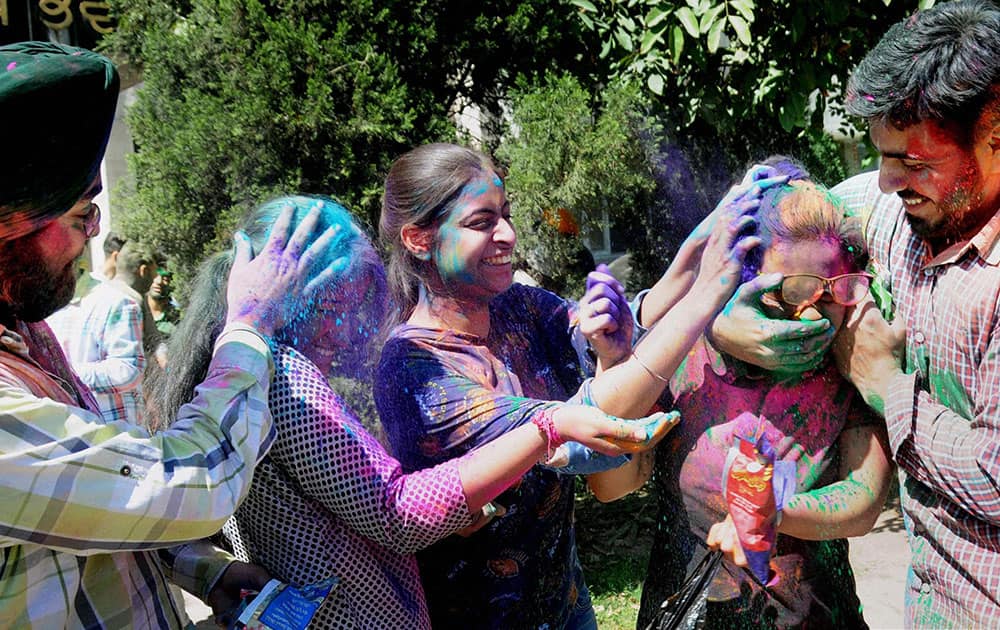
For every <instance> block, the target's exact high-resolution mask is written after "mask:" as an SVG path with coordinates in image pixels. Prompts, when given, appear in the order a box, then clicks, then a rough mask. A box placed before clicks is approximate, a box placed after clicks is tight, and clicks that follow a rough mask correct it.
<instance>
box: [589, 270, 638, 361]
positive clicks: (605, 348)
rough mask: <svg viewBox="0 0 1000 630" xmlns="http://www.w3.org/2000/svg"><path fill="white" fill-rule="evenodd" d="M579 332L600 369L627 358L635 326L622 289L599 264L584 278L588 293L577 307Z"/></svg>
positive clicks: (609, 271) (608, 271) (609, 272)
mask: <svg viewBox="0 0 1000 630" xmlns="http://www.w3.org/2000/svg"><path fill="white" fill-rule="evenodd" d="M579 320H580V332H581V333H582V334H583V336H584V337H586V338H587V341H589V342H590V345H591V347H592V348H593V349H594V352H596V353H597V357H598V360H599V361H600V363H601V367H602V368H608V367H611V366H612V365H615V364H616V363H618V362H619V361H621V360H622V359H624V358H626V357H627V356H628V355H629V352H630V351H631V349H632V334H633V332H634V329H635V325H634V322H633V319H632V311H631V309H630V308H629V304H628V299H627V298H626V297H625V287H623V286H622V284H621V283H620V282H618V280H617V279H616V278H615V277H614V276H613V275H611V270H610V269H608V266H607V265H604V264H601V265H598V266H597V269H595V270H594V271H591V272H590V273H589V274H587V291H586V293H585V294H584V296H583V299H581V300H580V305H579Z"/></svg>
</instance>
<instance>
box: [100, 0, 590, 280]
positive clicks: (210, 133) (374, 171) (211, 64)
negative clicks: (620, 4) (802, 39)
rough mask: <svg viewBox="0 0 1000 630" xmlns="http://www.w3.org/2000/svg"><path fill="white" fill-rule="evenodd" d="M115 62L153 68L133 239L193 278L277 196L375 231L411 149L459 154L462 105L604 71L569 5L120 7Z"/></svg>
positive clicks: (385, 1)
mask: <svg viewBox="0 0 1000 630" xmlns="http://www.w3.org/2000/svg"><path fill="white" fill-rule="evenodd" d="M112 5H113V9H114V11H115V14H116V16H117V19H118V24H119V27H118V30H117V31H116V32H115V33H114V34H113V35H112V36H111V38H110V39H109V40H108V41H107V43H106V48H107V49H108V50H109V51H110V52H111V53H112V54H114V55H116V56H118V57H119V58H120V59H122V60H127V61H130V62H131V63H133V64H135V65H137V66H140V67H141V68H142V72H143V80H144V84H143V86H142V89H141V90H140V91H139V93H138V99H137V102H136V103H135V105H134V106H133V107H132V109H131V111H130V121H131V124H132V130H133V133H134V137H135V140H136V144H137V148H138V151H137V153H136V155H135V156H134V158H133V160H132V163H131V166H132V170H133V172H134V174H135V177H136V187H135V190H132V191H125V194H124V197H125V198H124V199H123V200H118V201H120V202H122V203H120V204H119V205H123V206H124V208H125V213H124V214H125V216H124V217H123V220H122V223H121V226H122V228H123V231H125V232H126V233H127V234H130V235H133V236H138V235H142V236H143V237H144V238H145V239H146V240H150V241H153V242H154V243H155V244H156V245H158V246H159V247H161V248H162V249H164V250H165V251H166V252H167V253H169V254H170V255H171V259H172V260H173V261H175V264H176V266H177V267H178V271H179V272H180V275H181V276H184V275H187V274H190V271H191V268H192V266H193V265H194V264H196V262H197V261H198V260H200V259H201V258H202V257H203V255H204V254H205V252H206V251H207V250H209V249H212V248H216V247H218V246H224V245H227V244H228V242H227V241H228V235H229V234H230V233H231V228H232V225H233V223H234V221H235V217H237V216H239V215H240V214H242V212H243V211H244V209H245V208H246V207H247V206H249V205H252V204H254V203H256V202H258V201H260V200H261V199H262V198H264V197H267V196H269V195H271V194H274V193H276V192H288V191H295V192H305V193H314V194H327V195H332V196H336V197H338V198H340V199H341V200H342V201H344V202H345V203H346V204H347V205H348V207H349V208H351V209H352V210H354V211H356V212H357V214H358V215H359V216H360V217H361V218H362V219H363V220H365V221H367V222H373V220H374V218H375V217H376V216H377V208H378V198H379V193H380V184H381V180H382V178H383V177H384V175H385V172H386V171H387V169H388V166H389V164H390V163H391V161H392V159H394V158H395V157H396V156H398V155H399V154H401V153H403V152H404V151H406V150H408V149H409V148H410V147H412V146H414V145H416V144H419V143H423V142H427V141H431V140H440V139H445V140H451V139H454V138H455V127H454V123H453V122H452V120H453V119H452V114H454V112H453V111H451V108H452V107H453V106H454V104H455V103H456V102H457V101H459V99H460V98H461V100H462V101H463V102H471V103H475V104H478V105H480V106H481V107H483V108H485V109H486V110H487V111H499V109H500V107H501V105H500V102H501V99H502V97H503V95H504V94H505V92H506V86H508V85H511V84H512V83H513V82H514V80H515V79H516V78H517V77H518V76H521V75H523V76H527V77H536V76H538V75H539V74H540V73H542V72H544V71H545V70H546V69H548V68H554V67H560V66H561V65H562V66H573V67H578V68H580V69H581V72H583V73H586V69H587V68H592V67H593V65H592V64H590V63H589V62H588V61H587V59H586V58H584V57H583V51H584V50H585V49H586V47H585V46H584V42H585V40H586V34H582V33H581V31H582V30H583V29H582V25H581V24H580V23H579V21H578V20H576V18H575V15H574V12H573V9H572V8H571V7H569V6H568V5H556V6H550V3H548V2H545V1H544V0H520V1H513V0H508V1H500V2H493V3H467V2H464V1H459V0H447V1H445V0H399V1H393V0H378V1H376V0H339V1H338V0H185V1H183V2H177V1H176V0H113V2H112Z"/></svg>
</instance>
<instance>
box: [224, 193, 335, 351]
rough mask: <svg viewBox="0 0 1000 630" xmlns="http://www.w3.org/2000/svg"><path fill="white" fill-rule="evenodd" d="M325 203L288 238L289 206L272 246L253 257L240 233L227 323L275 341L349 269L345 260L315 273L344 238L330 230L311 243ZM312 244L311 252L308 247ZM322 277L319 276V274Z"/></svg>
mask: <svg viewBox="0 0 1000 630" xmlns="http://www.w3.org/2000/svg"><path fill="white" fill-rule="evenodd" d="M321 203H322V202H317V204H316V205H315V206H313V208H312V209H310V210H309V213H308V214H307V215H306V216H305V218H303V219H302V221H301V222H300V223H299V225H298V227H297V228H296V229H295V231H294V233H292V235H291V237H289V236H288V231H289V227H290V225H291V222H292V216H293V215H294V208H293V207H292V206H291V205H289V206H286V207H285V208H283V209H282V211H281V214H280V215H279V216H278V219H277V220H276V221H275V222H274V226H273V227H272V228H271V234H270V236H269V238H268V240H267V244H266V245H265V246H264V248H263V249H262V250H261V252H260V253H259V254H258V255H257V256H254V255H253V251H252V248H251V245H250V241H249V238H248V237H247V236H246V234H243V233H242V232H237V234H236V237H235V240H236V246H235V250H236V252H235V255H234V258H233V266H232V270H231V271H230V272H229V283H228V286H227V288H226V299H227V303H228V311H227V313H226V321H227V322H232V321H239V322H242V323H244V324H247V325H249V326H252V327H253V328H255V329H256V330H258V331H259V332H261V333H263V334H265V335H270V334H273V333H274V331H275V330H277V329H279V328H281V327H282V326H283V325H284V324H286V323H287V322H288V321H290V320H291V319H292V318H293V317H294V316H295V314H296V313H297V312H299V311H300V310H301V308H302V305H304V304H308V303H309V302H310V301H311V300H312V299H313V298H314V297H315V295H316V293H317V292H318V291H319V290H321V289H322V288H323V287H324V286H325V285H326V284H327V283H329V282H330V280H332V279H333V278H334V276H336V275H337V274H338V273H340V272H342V271H343V270H344V269H346V268H347V266H348V263H349V260H348V259H347V258H346V257H341V258H338V259H337V260H335V261H334V262H333V263H332V264H331V265H330V266H328V267H327V268H326V269H323V270H322V271H319V270H318V269H317V268H316V267H317V265H319V264H320V261H323V260H325V259H326V257H325V256H324V254H325V253H326V252H327V250H328V248H330V247H332V246H334V244H335V243H336V242H337V240H338V239H339V238H343V235H341V234H339V229H338V228H339V226H337V227H332V228H330V229H328V230H326V231H325V232H324V233H323V234H322V235H321V236H320V237H319V238H317V239H315V240H314V241H312V243H309V239H310V236H311V235H312V233H313V231H314V230H315V229H316V224H317V222H318V220H319V215H320V208H321ZM307 243H308V247H307ZM317 272H318V273H317Z"/></svg>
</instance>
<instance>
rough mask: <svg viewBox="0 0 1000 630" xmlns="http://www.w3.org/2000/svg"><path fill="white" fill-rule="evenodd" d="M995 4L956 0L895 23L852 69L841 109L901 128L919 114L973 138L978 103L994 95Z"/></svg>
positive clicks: (998, 36) (998, 72)
mask: <svg viewBox="0 0 1000 630" xmlns="http://www.w3.org/2000/svg"><path fill="white" fill-rule="evenodd" d="M998 80H1000V9H998V7H997V5H996V4H994V3H993V2H990V1H989V0H956V1H955V2H946V3H942V4H939V5H935V6H934V7H932V8H930V9H927V10H924V11H919V12H917V13H915V14H914V15H912V16H911V17H909V18H907V19H905V20H903V21H901V22H899V23H897V24H895V25H893V26H892V27H891V28H890V29H889V31H888V32H887V33H886V34H885V36H883V37H882V39H881V41H879V43H878V44H877V45H876V46H875V48H873V49H872V50H871V51H870V52H869V53H868V54H867V55H866V56H865V58H864V59H863V60H862V61H861V63H860V64H859V65H858V67H857V68H856V69H855V70H854V72H853V73H852V75H851V78H850V80H849V82H848V85H847V110H848V111H849V112H850V113H851V114H854V115H856V116H861V117H863V118H865V119H867V120H873V119H874V120H877V119H883V120H886V121H887V122H889V123H891V124H892V125H893V126H894V127H897V128H899V129H905V128H907V127H909V126H911V125H914V124H916V123H918V122H921V121H924V120H933V121H936V122H938V123H952V124H954V126H955V127H956V129H957V130H958V131H960V132H961V133H964V134H966V137H965V138H964V140H966V142H968V141H969V140H971V139H972V137H973V135H972V134H973V133H974V130H975V125H972V124H968V123H969V122H974V121H977V120H979V118H980V116H981V115H982V113H983V111H984V109H985V108H986V107H987V106H991V105H992V104H993V103H995V102H996V101H997V96H998V92H997V87H996V85H997V82H998Z"/></svg>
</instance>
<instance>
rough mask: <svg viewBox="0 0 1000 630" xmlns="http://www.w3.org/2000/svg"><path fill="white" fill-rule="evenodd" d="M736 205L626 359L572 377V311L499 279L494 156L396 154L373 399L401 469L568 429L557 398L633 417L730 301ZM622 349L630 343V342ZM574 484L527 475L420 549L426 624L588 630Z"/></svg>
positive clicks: (556, 475)
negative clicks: (520, 435) (496, 513)
mask: <svg viewBox="0 0 1000 630" xmlns="http://www.w3.org/2000/svg"><path fill="white" fill-rule="evenodd" d="M741 203H746V200H743V201H741V202H739V203H733V204H731V206H728V205H727V209H726V211H725V212H721V213H720V216H719V221H718V222H717V228H716V229H715V230H713V231H711V233H710V235H708V236H707V237H706V239H705V240H706V241H707V245H705V254H704V257H703V258H701V261H700V263H701V264H700V268H699V269H698V271H697V273H696V274H695V276H694V280H693V283H694V286H693V287H692V286H691V285H690V284H688V285H687V286H688V287H690V292H689V294H688V295H685V296H683V297H681V298H680V299H679V300H677V301H676V304H675V305H674V307H673V308H672V309H670V312H669V313H668V314H667V315H665V316H664V317H663V318H662V320H661V324H660V325H658V326H657V327H656V328H655V329H653V330H651V331H649V333H648V334H647V335H646V337H645V339H644V340H643V342H642V343H641V344H640V345H639V346H637V347H636V348H635V349H634V350H633V351H632V354H631V356H630V357H629V358H627V359H626V360H624V361H623V362H621V363H620V364H619V365H617V366H615V367H613V368H611V369H609V370H607V371H603V372H602V373H601V374H599V375H598V376H597V377H595V378H594V379H590V380H586V381H584V380H583V378H582V377H583V375H582V373H581V369H580V360H579V359H578V356H577V352H576V351H575V349H574V346H573V343H572V341H573V340H572V338H571V336H572V335H571V328H572V324H573V323H574V322H575V321H576V318H577V307H576V305H574V304H571V303H569V302H567V301H565V300H563V299H562V298H560V297H558V296H556V295H554V294H552V293H549V292H547V291H544V290H541V289H536V288H532V287H525V286H522V285H519V284H513V271H512V268H511V257H512V253H513V249H514V246H515V244H516V241H517V235H516V234H515V233H514V230H513V227H512V224H511V222H510V214H511V209H510V204H509V203H508V201H507V196H506V192H505V189H504V182H503V177H502V174H501V173H500V172H499V171H498V169H497V167H496V166H495V165H494V164H493V162H492V161H491V160H490V159H489V158H488V157H486V156H485V155H483V154H482V153H479V152H477V151H474V150H471V149H468V148H464V147H460V146H456V145H451V144H430V145H424V146H421V147H417V148H416V149H413V150H412V151H410V152H408V153H406V154H405V155H403V156H401V157H400V158H399V159H397V160H396V162H395V163H394V164H393V166H392V168H391V169H390V171H389V175H388V177H387V179H386V183H385V191H384V197H383V205H382V215H381V219H380V226H379V230H380V235H381V238H382V240H383V243H384V245H385V246H386V248H387V250H388V256H389V269H388V270H389V284H390V286H391V288H392V290H393V295H394V297H395V298H396V306H397V309H398V310H397V312H396V313H395V321H396V322H397V323H398V325H397V326H396V327H395V328H393V329H392V330H391V331H390V333H389V339H388V341H387V343H386V345H385V347H384V348H383V351H382V356H381V360H380V362H379V367H378V370H377V374H376V379H375V383H376V387H375V397H376V405H377V406H378V410H379V414H380V416H381V418H382V422H383V426H384V427H385V429H386V432H387V435H388V438H389V441H390V442H391V444H392V448H393V450H394V452H395V454H396V455H397V457H399V459H400V461H401V462H402V464H403V466H404V469H406V470H420V469H424V468H429V467H432V466H435V465H438V464H440V463H441V462H442V461H445V460H447V459H448V458H451V457H455V456H458V455H462V454H463V453H466V452H468V451H469V450H471V449H473V448H476V447H479V446H481V445H484V444H492V443H495V442H496V441H498V440H500V439H503V437H504V436H506V435H507V434H508V433H509V432H511V431H517V430H521V428H523V427H524V426H525V425H527V426H530V425H532V424H536V425H538V426H539V428H540V432H544V427H545V426H546V422H545V420H544V418H545V417H546V415H551V417H556V418H564V417H565V418H567V419H568V422H571V421H572V417H573V415H574V414H576V413H578V411H577V408H576V407H575V406H572V405H567V404H565V403H563V402H561V401H566V400H569V399H571V398H572V399H573V400H579V401H584V402H586V403H588V404H593V405H596V406H598V407H599V408H600V409H602V410H603V411H606V412H608V413H613V414H615V415H618V416H623V417H635V416H640V415H643V414H644V413H646V412H647V410H649V409H650V408H651V407H652V405H653V404H654V403H655V401H656V399H657V397H658V396H659V394H660V393H661V391H662V388H663V385H664V382H663V380H662V377H661V376H660V375H662V374H670V373H672V372H673V370H674V369H675V368H676V366H677V365H678V364H679V363H680V361H681V360H682V358H683V356H684V354H685V353H686V352H687V349H688V348H689V347H690V345H691V344H692V343H694V341H695V339H697V337H698V335H699V334H700V332H701V331H702V330H703V329H704V327H705V325H706V324H707V322H708V321H709V320H710V319H711V318H712V317H713V316H714V314H715V313H716V312H717V311H718V309H720V308H721V307H722V305H723V304H724V303H725V301H726V300H727V299H728V298H729V296H730V295H731V294H732V290H733V288H734V287H735V286H736V284H737V282H736V281H737V279H738V274H739V269H740V265H741V261H742V258H743V256H744V254H745V252H746V251H747V250H748V249H750V248H751V247H753V245H754V244H755V243H756V241H755V239H753V238H739V237H738V233H739V231H740V230H741V229H742V228H743V227H745V226H747V225H749V224H751V223H752V222H753V219H752V218H750V217H742V218H741V215H742V213H743V211H744V210H745V209H746V207H745V206H744V205H740V204H741ZM703 244H704V242H703ZM618 304H619V305H620V306H621V303H620V302H618ZM583 306H584V307H585V308H586V309H587V312H585V313H583V316H584V318H585V319H588V320H589V319H593V318H594V312H593V311H595V310H597V309H600V310H601V311H602V313H603V314H604V315H608V314H611V315H613V316H616V317H614V319H616V320H617V321H621V317H620V316H621V315H622V314H623V313H622V312H621V311H622V310H624V311H626V312H627V305H624V306H622V308H617V310H616V307H615V306H614V305H613V304H612V303H610V302H608V301H606V300H604V301H601V300H597V301H594V302H590V301H586V300H585V301H584V303H583ZM628 318H629V319H628V321H631V316H630V315H628ZM620 329H621V328H620ZM604 330H605V332H608V331H610V328H604ZM616 334H617V333H616ZM623 341H624V346H625V347H626V348H629V349H630V348H631V336H630V335H627V339H624V340H623ZM612 346H617V347H619V349H620V347H621V344H616V343H610V344H604V343H601V344H597V345H596V346H595V349H596V350H597V351H598V353H599V354H601V355H605V354H607V353H608V351H609V350H610V349H613V348H612ZM625 352H626V354H628V350H626V351H625ZM604 358H605V357H604V356H602V357H601V360H602V362H603V359H604ZM573 486H574V478H573V476H572V475H567V474H562V473H560V472H559V471H558V470H553V469H552V468H551V467H545V466H541V465H540V466H536V467H534V468H533V469H532V470H531V471H530V472H529V473H528V474H526V475H525V476H524V478H523V479H522V480H521V481H520V483H519V484H518V485H517V486H516V487H514V488H513V489H511V490H510V491H508V492H507V493H505V494H504V495H502V496H501V497H500V498H499V499H498V502H499V503H500V504H502V505H504V506H505V507H506V508H507V511H506V514H505V515H503V516H502V517H500V518H497V519H496V520H494V521H493V522H491V523H490V524H489V525H488V526H487V527H485V528H484V529H482V530H480V531H479V532H477V533H475V534H474V535H473V536H471V537H469V538H467V539H463V538H456V537H451V538H449V539H447V540H445V541H442V542H441V543H439V544H437V545H435V546H434V547H432V548H430V549H428V550H426V551H425V552H423V553H421V554H419V556H418V557H419V559H420V563H421V575H422V577H423V580H424V587H425V590H426V592H427V595H428V602H429V605H430V609H431V616H432V620H433V622H434V625H435V626H436V627H442V628H450V627H490V628H540V627H547V628H592V627H595V625H596V621H595V619H594V612H593V608H592V606H591V604H590V599H589V595H588V593H587V587H586V584H585V583H584V580H583V576H582V572H581V569H580V565H579V561H578V559H577V554H576V547H575V542H574V531H573Z"/></svg>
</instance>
